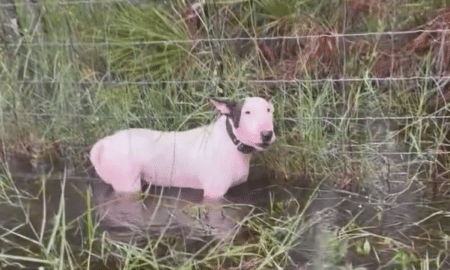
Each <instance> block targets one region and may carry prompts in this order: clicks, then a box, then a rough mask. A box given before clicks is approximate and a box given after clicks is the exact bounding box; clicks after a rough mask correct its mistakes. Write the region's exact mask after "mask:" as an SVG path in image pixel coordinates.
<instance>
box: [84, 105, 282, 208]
mask: <svg viewBox="0 0 450 270" xmlns="http://www.w3.org/2000/svg"><path fill="white" fill-rule="evenodd" d="M212 103H213V104H214V106H215V107H216V109H217V110H219V111H220V112H221V113H222V116H221V117H219V119H218V120H217V121H215V122H214V123H212V124H210V125H208V126H202V127H199V128H196V129H192V130H188V131H183V132H159V131H154V130H149V129H128V130H122V131H119V132H117V133H116V134H113V135H111V136H107V137H105V138H103V139H101V140H100V141H98V142H97V143H96V144H95V145H94V146H93V147H92V149H91V153H90V159H91V162H92V164H93V165H94V168H95V170H96V172H97V173H98V174H99V176H100V177H101V178H102V179H103V180H104V181H105V182H107V183H109V184H111V185H112V187H113V188H114V190H115V191H116V192H119V193H134V192H138V191H140V190H141V183H140V179H141V177H142V178H143V179H144V180H145V181H147V182H149V183H150V184H155V185H160V186H175V187H188V188H195V189H203V190H204V196H205V198H206V199H209V200H215V199H219V198H221V197H222V196H223V195H224V194H225V193H226V192H227V190H228V189H229V188H230V187H231V186H234V185H237V184H239V183H242V182H244V181H247V176H248V171H249V166H250V159H251V155H252V154H243V153H241V152H239V151H237V148H236V145H234V144H233V142H232V141H231V139H230V137H229V135H228V133H227V131H226V124H225V123H226V116H225V115H227V114H230V108H228V107H227V104H225V103H222V102H221V101H217V100H216V101H212ZM268 131H273V105H272V103H270V102H269V101H266V100H265V99H262V98H247V99H245V102H244V104H243V106H242V112H241V118H240V123H239V126H238V128H235V127H234V125H233V132H234V134H235V135H236V137H237V139H238V140H240V141H241V142H242V143H244V144H247V145H250V146H253V147H255V149H257V150H259V151H261V150H264V149H265V148H266V147H267V146H268V145H269V144H271V143H272V142H273V141H274V140H275V134H273V136H272V138H271V139H270V141H268V142H263V141H262V137H261V134H262V132H268Z"/></svg>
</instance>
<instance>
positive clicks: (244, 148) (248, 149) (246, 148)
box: [226, 116, 255, 154]
mask: <svg viewBox="0 0 450 270" xmlns="http://www.w3.org/2000/svg"><path fill="white" fill-rule="evenodd" d="M226 126H227V133H228V136H230V139H231V141H232V142H233V143H234V145H237V150H238V151H239V152H241V153H243V154H250V153H253V151H255V148H254V147H253V146H250V145H247V144H244V143H242V142H241V141H239V140H238V138H237V137H236V135H235V134H234V133H233V128H232V126H231V123H230V117H228V116H227V119H226Z"/></svg>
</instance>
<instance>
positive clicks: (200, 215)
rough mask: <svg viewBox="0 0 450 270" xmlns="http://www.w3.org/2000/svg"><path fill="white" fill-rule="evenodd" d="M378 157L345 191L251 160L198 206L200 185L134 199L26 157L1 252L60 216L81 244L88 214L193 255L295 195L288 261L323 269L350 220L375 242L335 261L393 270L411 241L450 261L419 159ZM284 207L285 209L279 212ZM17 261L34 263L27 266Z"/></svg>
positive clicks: (447, 218)
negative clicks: (241, 175) (174, 242)
mask: <svg viewBox="0 0 450 270" xmlns="http://www.w3.org/2000/svg"><path fill="white" fill-rule="evenodd" d="M381 160H382V161H383V162H380V157H374V158H373V164H377V165H379V166H378V167H376V166H368V168H369V167H370V168H371V169H370V170H369V169H367V170H366V171H367V175H362V176H360V177H364V179H359V181H360V182H361V183H362V184H360V186H359V187H357V189H356V190H351V191H346V190H344V189H339V188H336V187H334V186H332V183H333V182H334V181H333V179H318V180H316V181H311V179H307V178H302V177H293V178H292V179H289V180H284V179H277V177H276V176H275V173H274V172H272V171H269V170H267V169H265V168H264V167H261V166H254V167H252V168H251V173H250V176H249V180H248V182H246V183H244V184H241V185H239V186H236V187H233V188H231V189H230V190H229V192H228V193H227V195H226V201H225V200H224V201H223V202H221V203H217V204H208V205H205V204H202V195H203V194H202V191H200V190H192V189H179V188H164V189H162V188H156V187H152V188H151V189H150V190H149V192H148V194H147V195H146V196H145V197H143V198H142V197H141V196H118V195H116V194H115V193H114V191H113V190H112V188H111V187H110V186H109V185H107V184H105V183H104V182H102V181H101V180H99V179H96V178H92V176H93V174H92V172H89V173H84V174H82V175H78V176H76V177H75V176H73V175H74V173H73V172H70V173H69V172H68V171H66V172H65V174H64V170H61V168H59V169H60V170H54V171H53V172H52V174H50V176H49V177H43V176H41V175H40V174H35V173H34V172H33V169H32V168H27V166H28V165H26V164H25V165H24V164H22V163H21V162H17V161H15V162H10V170H11V172H12V174H13V178H12V179H13V180H14V185H15V187H16V189H17V190H19V191H20V192H19V191H17V192H16V191H14V190H9V191H8V192H7V195H8V199H5V198H1V200H0V201H1V202H2V203H1V205H0V217H1V218H0V235H2V237H1V238H0V239H2V240H0V246H1V250H2V252H3V253H5V254H10V255H20V256H25V255H27V252H28V251H29V250H33V249H37V248H36V247H35V246H36V245H37V244H36V243H35V244H33V241H30V239H35V240H36V241H38V239H40V238H46V239H48V238H49V237H50V236H51V234H52V233H53V231H54V228H55V226H56V227H57V226H59V225H58V222H59V221H58V220H59V219H58V217H59V218H64V219H65V220H66V224H68V225H67V226H68V227H67V228H66V238H67V241H68V242H69V243H70V244H71V245H72V249H73V250H75V251H76V250H78V251H81V250H83V249H84V248H86V241H85V240H86V237H87V231H86V222H87V220H88V218H87V215H89V214H91V216H92V219H93V224H96V225H98V226H97V228H96V229H97V230H98V231H99V232H100V233H106V235H108V237H110V238H112V239H115V240H119V241H123V242H131V243H134V244H138V243H139V242H141V241H146V240H148V239H149V238H151V237H158V236H160V235H161V234H164V235H171V236H173V237H175V238H177V237H178V238H180V239H183V241H184V244H185V247H189V249H191V252H194V251H196V250H199V249H200V248H201V247H202V246H203V245H204V244H205V243H206V242H208V241H211V240H212V239H226V238H227V237H236V235H237V236H238V237H241V238H243V239H244V240H245V233H243V232H245V228H244V227H243V226H242V222H241V221H242V220H243V219H245V218H246V217H248V216H249V215H251V214H254V213H255V211H256V212H258V211H259V212H264V211H269V209H270V208H271V202H272V203H273V202H282V201H289V200H295V201H298V202H300V205H301V206H302V207H305V208H304V209H306V211H305V212H304V213H305V214H304V216H302V218H304V219H305V220H308V222H309V223H308V224H309V225H308V226H306V227H305V228H304V230H303V231H301V233H300V232H299V235H300V237H298V239H296V240H295V243H296V244H295V247H294V248H293V249H291V250H290V251H289V254H290V256H291V258H292V259H293V262H292V264H293V265H297V266H296V267H299V266H301V265H303V266H305V267H308V268H307V269H322V268H321V267H319V266H321V265H324V264H326V263H327V262H332V260H333V259H330V257H329V254H327V253H326V252H323V251H324V250H327V249H329V248H330V245H331V246H332V245H333V243H330V241H329V239H330V237H331V238H332V239H335V238H336V237H338V235H339V231H340V230H344V229H343V228H345V229H346V230H348V228H349V227H350V226H354V227H355V232H356V231H359V233H360V234H359V236H358V237H361V236H360V235H361V231H363V232H364V233H365V234H366V237H362V238H364V239H368V241H370V243H371V245H372V246H373V247H375V246H376V247H377V254H374V251H373V250H374V249H373V248H372V251H371V252H369V253H368V254H367V255H364V254H363V252H358V247H355V246H353V247H352V246H349V247H347V248H345V249H344V251H343V258H341V259H340V260H344V261H345V262H347V263H351V264H352V265H353V266H357V265H360V266H364V267H367V269H395V267H398V261H394V260H392V257H393V255H392V254H394V253H395V252H396V250H397V249H399V248H406V249H408V248H411V249H414V251H413V252H412V253H414V252H416V253H417V254H418V256H423V254H427V253H428V254H429V256H440V261H441V267H443V268H441V269H448V268H450V259H449V258H448V256H447V253H446V252H442V250H445V246H446V243H443V242H442V241H441V240H442V237H441V236H439V234H442V233H447V234H448V232H449V231H450V215H449V214H448V213H449V210H450V209H449V208H450V207H449V205H450V204H449V203H448V202H449V198H448V194H445V193H444V194H441V195H440V196H438V197H435V198H434V200H432V199H431V198H432V197H433V196H431V195H430V192H429V191H430V188H429V187H427V186H426V184H424V183H426V181H425V180H424V179H418V178H419V176H420V174H418V173H417V170H419V167H420V166H419V165H417V166H413V165H412V164H415V160H414V157H412V156H399V155H391V156H383V157H382V158H381ZM373 164H372V165H373ZM380 164H381V165H380ZM28 167H29V166H28ZM319 180H323V181H319ZM314 183H315V184H314ZM161 195H162V196H161ZM88 205H90V207H91V210H90V211H88V209H89V207H88ZM61 209H64V211H63V214H62V212H61ZM301 211H303V209H301ZM283 214H285V215H290V213H289V211H288V210H287V212H286V213H283ZM61 215H63V217H61ZM55 217H56V218H55ZM299 230H301V229H299ZM23 247H27V250H24V249H23ZM439 252H441V254H440V255H438V253H439ZM330 260H331V261H330ZM22 265H25V266H27V265H28V266H30V267H31V266H33V267H36V263H28V264H27V263H26V262H24V263H22ZM38 265H39V264H38Z"/></svg>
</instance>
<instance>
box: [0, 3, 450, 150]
mask: <svg viewBox="0 0 450 270" xmlns="http://www.w3.org/2000/svg"><path fill="white" fill-rule="evenodd" d="M119 2H121V3H128V2H129V1H126V0H119V1H118V0H102V1H90V0H86V1H82V0H80V1H53V2H45V3H44V4H43V5H55V6H57V5H61V6H63V5H83V4H92V5H96V4H112V3H119ZM24 5H25V3H24V2H21V3H12V4H8V3H6V4H5V3H0V8H8V7H20V6H24ZM38 5H39V3H38ZM421 28H422V29H420V28H417V29H413V30H402V31H385V32H370V31H369V32H363V33H338V32H327V33H321V34H308V35H280V36H247V37H220V38H213V37H210V38H193V39H186V40H154V41H130V42H127V45H128V46H135V45H137V46H143V45H155V44H160V45H169V44H183V43H190V44H197V43H211V42H218V43H226V42H239V41H253V42H260V41H271V40H310V39H317V38H323V37H327V38H334V39H340V38H342V39H346V38H355V37H374V38H379V37H381V36H388V37H391V38H392V39H394V38H395V37H399V36H405V35H418V34H424V33H426V34H429V35H430V36H431V35H434V34H444V35H446V34H448V33H449V32H450V29H449V28H443V29H425V27H421ZM24 44H25V45H26V46H29V47H33V46H39V47H60V46H71V47H76V46H86V47H102V46H106V47H108V46H121V45H123V42H115V41H111V40H106V41H105V40H98V41H96V42H78V41H74V40H73V39H65V40H60V41H56V42H52V41H45V42H27V41H25V40H21V41H20V42H19V43H14V42H13V43H9V44H7V46H20V45H24ZM51 49H52V48H49V50H51ZM392 61H394V60H392ZM424 73H425V72H424ZM216 79H217V78H214V80H213V79H211V80H208V79H180V80H157V81H148V80H140V81H117V80H116V81H115V80H110V79H109V80H86V81H84V80H80V81H79V82H59V81H58V80H57V79H51V78H48V77H43V78H42V79H38V80H36V79H32V80H23V79H22V80H17V81H16V83H17V84H19V85H24V84H36V85H38V84H53V83H63V84H68V85H85V86H87V87H89V86H92V85H100V86H103V85H105V86H106V85H109V86H128V85H137V86H147V85H157V84H180V85H181V84H214V85H216V84H217V83H218V82H221V83H230V84H231V83H237V82H241V81H242V82H246V83H248V84H263V85H268V84H275V85H278V84H304V85H306V86H308V85H310V84H325V83H347V82H356V83H362V82H367V83H369V82H370V83H373V82H404V81H413V82H414V81H415V82H430V81H432V82H435V84H434V85H433V86H431V87H432V88H433V91H434V94H435V95H436V96H438V97H439V95H440V96H444V95H445V93H444V92H445V90H446V89H444V88H445V86H446V84H447V83H448V82H449V81H450V76H449V75H448V73H442V75H435V74H430V75H427V76H424V75H412V76H387V77H373V76H370V75H369V73H367V74H366V76H363V77H340V78H339V77H337V78H336V77H329V78H316V79H307V78H301V77H300V78H295V79H279V78H277V79H248V78H245V79H239V78H233V79H231V80H230V79H220V80H218V81H217V80H216ZM445 99H446V97H443V100H444V103H445ZM447 107H448V106H447V104H446V103H445V104H444V105H443V106H441V108H440V109H439V111H437V112H436V111H435V112H432V113H427V112H425V111H424V112H422V113H420V114H417V115H408V114H407V115H402V116H399V115H395V114H394V115H389V114H390V112H384V115H381V116H361V117H354V116H326V115H322V116H317V117H308V116H307V117H298V118H290V117H286V116H281V117H279V118H278V119H277V120H279V121H287V122H289V121H291V122H300V121H302V120H319V121H372V120H386V121H389V120H395V121H413V122H414V121H415V122H416V123H418V122H421V121H426V120H433V121H436V120H442V121H444V120H445V121H446V120H449V119H450V115H446V113H445V112H446V111H447V110H448V108H447ZM2 114H3V115H5V116H8V117H13V116H18V115H19V116H32V117H41V118H52V117H61V116H62V117H70V118H95V117H97V116H96V115H94V114H93V115H89V114H71V113H66V112H61V113H38V112H10V111H3V112H2ZM174 117H179V115H158V116H155V117H153V116H142V117H141V118H140V119H154V118H158V119H171V118H174ZM112 118H113V117H112ZM190 119H195V116H192V115H191V116H190ZM443 128H444V127H443ZM443 145H444V144H443ZM350 147H351V146H350ZM438 152H439V153H441V154H447V152H446V151H436V153H438ZM398 154H407V152H398Z"/></svg>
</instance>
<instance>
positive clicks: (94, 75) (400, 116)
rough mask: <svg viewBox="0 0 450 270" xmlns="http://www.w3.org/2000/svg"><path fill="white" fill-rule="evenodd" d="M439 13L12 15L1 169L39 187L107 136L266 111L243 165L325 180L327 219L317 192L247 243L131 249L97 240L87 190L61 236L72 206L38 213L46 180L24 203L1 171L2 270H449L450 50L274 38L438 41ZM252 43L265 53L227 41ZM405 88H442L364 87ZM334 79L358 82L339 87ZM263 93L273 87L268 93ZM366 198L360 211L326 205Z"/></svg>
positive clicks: (354, 9)
mask: <svg viewBox="0 0 450 270" xmlns="http://www.w3.org/2000/svg"><path fill="white" fill-rule="evenodd" d="M25 2H26V1H25ZM25 2H23V3H25ZM137 2H139V1H137ZM441 2H442V1H420V2H414V3H413V2H411V3H409V4H402V5H400V4H396V3H394V2H393V3H391V2H388V1H357V0H352V1H334V2H330V3H327V2H325V1H321V2H318V1H299V2H296V1H286V2H283V1H253V2H248V1H231V2H230V1H222V2H217V3H210V2H208V1H207V3H206V4H204V5H202V4H200V3H194V5H191V6H184V5H182V4H181V2H176V3H175V2H173V3H171V4H170V5H166V6H165V5H163V4H161V5H158V6H157V7H153V6H152V7H148V6H147V7H145V6H144V5H142V6H138V7H136V8H132V7H130V6H127V5H126V4H124V3H121V4H116V3H111V2H92V1H91V2H89V3H87V2H83V3H73V4H71V3H66V4H62V3H59V2H58V1H45V2H44V3H40V4H39V5H38V6H37V7H36V8H35V9H34V12H35V13H36V14H40V18H41V20H40V24H35V23H34V22H33V21H30V17H29V16H30V15H29V14H32V13H33V8H31V9H30V7H27V6H25V4H21V3H22V2H21V3H17V14H18V17H19V22H20V23H19V25H20V27H21V28H20V30H21V32H20V35H19V36H18V37H16V38H15V39H14V37H12V36H11V37H10V36H7V35H3V32H2V34H0V39H1V40H6V41H7V42H8V45H7V46H4V47H2V49H1V51H0V64H1V65H0V80H1V82H2V91H1V93H0V95H1V98H0V108H1V110H0V116H1V117H0V119H1V122H0V123H1V127H0V132H1V134H2V136H0V138H1V147H0V148H1V152H2V160H3V161H4V160H5V159H4V157H7V156H8V155H10V154H11V153H15V156H16V157H17V156H20V157H22V160H23V162H26V163H30V164H29V165H30V167H31V168H32V169H31V170H32V171H33V172H38V173H42V172H48V171H49V170H50V169H51V168H57V167H58V168H61V167H63V166H64V164H66V165H67V164H72V165H73V166H75V167H74V168H73V169H75V170H74V171H77V170H80V168H81V166H78V165H79V164H81V163H82V162H83V161H85V160H86V157H85V153H86V151H87V150H88V149H89V147H90V145H92V143H93V142H94V141H95V140H96V139H98V138H99V137H101V136H103V135H106V134H110V133H112V132H114V131H115V130H118V129H123V128H127V127H148V128H155V129H161V130H169V129H170V130H184V129H187V128H189V127H192V126H195V125H199V124H205V123H208V122H209V121H211V120H212V118H213V117H212V114H211V113H209V112H210V108H208V106H206V104H207V99H208V98H209V97H212V96H226V97H232V98H240V97H243V96H246V95H270V96H272V97H273V102H274V104H275V106H276V125H277V134H278V142H277V144H276V145H275V146H274V147H273V148H272V149H271V150H270V151H268V152H266V153H263V154H262V155H260V156H258V157H257V159H256V160H255V163H259V164H265V165H266V166H267V167H269V168H270V169H272V170H274V171H275V172H276V173H275V175H277V176H278V177H280V176H287V177H290V176H291V175H295V174H302V175H307V176H308V178H310V179H312V181H313V184H312V187H313V188H314V187H316V184H317V182H319V181H320V180H322V179H326V180H324V181H325V182H326V183H327V184H329V185H331V186H333V188H334V189H332V190H331V194H333V196H332V198H328V199H327V201H328V202H330V201H333V202H334V203H333V204H331V205H329V206H327V207H324V208H320V209H319V210H317V209H316V210H314V211H313V210H308V209H311V207H312V206H311V205H315V204H312V203H311V202H312V201H313V199H314V198H317V197H314V196H312V194H313V192H312V191H311V192H309V193H307V194H306V195H305V197H304V198H303V197H302V198H301V200H300V202H297V201H292V202H290V203H287V202H278V201H274V202H273V203H272V204H271V205H270V207H269V209H268V210H263V211H260V212H257V213H256V212H255V213H254V214H252V215H251V216H248V217H246V218H245V219H244V221H242V223H243V224H245V225H246V226H247V229H246V232H245V235H246V237H245V238H239V237H237V235H236V236H235V237H231V238H230V239H228V240H219V241H212V242H208V244H206V243H203V244H201V245H200V244H199V246H201V247H200V248H198V249H195V248H194V249H191V250H189V247H187V246H186V244H185V243H183V242H182V241H181V242H180V240H179V239H177V238H175V237H172V236H161V237H157V238H156V239H155V238H153V237H150V236H149V237H147V239H146V241H142V242H139V243H129V244H127V243H122V242H119V241H115V240H112V239H110V238H108V236H107V234H106V233H103V232H99V230H98V226H99V225H98V220H96V219H95V218H92V215H91V214H93V212H95V211H94V210H95V209H91V208H95V207H94V206H93V204H92V203H91V201H90V199H89V198H90V196H88V195H87V194H85V193H84V191H81V194H80V195H79V199H80V200H81V201H84V202H85V204H84V208H85V209H86V211H84V209H83V212H84V213H83V214H82V215H80V216H79V217H77V218H76V219H68V217H67V213H66V209H67V208H68V207H71V205H68V204H67V198H64V197H62V196H61V197H54V196H52V197H51V201H46V200H44V198H47V197H46V196H47V195H49V194H53V193H49V192H48V190H46V185H45V180H46V177H43V178H42V179H40V180H32V179H31V178H30V179H31V180H30V181H37V182H38V183H42V185H37V186H38V188H37V189H35V190H29V189H27V186H33V187H36V185H35V184H30V183H28V182H26V183H27V184H24V183H23V182H22V183H18V182H17V181H16V180H17V179H14V177H12V176H11V175H10V172H11V173H17V171H12V170H11V171H10V170H8V167H7V166H6V164H5V163H3V165H4V166H3V167H4V170H3V171H2V173H1V174H0V176H1V178H0V204H1V205H2V207H1V208H0V213H1V219H0V225H1V231H0V241H1V243H2V245H1V246H0V253H1V255H0V263H2V265H1V267H3V266H5V267H6V266H10V267H14V266H18V264H22V265H27V263H35V264H33V265H42V266H44V267H47V266H49V267H53V268H63V269H85V268H86V267H87V268H89V267H90V268H92V269H97V268H99V267H100V265H107V266H108V267H110V268H114V267H115V268H120V269H135V268H139V267H142V268H146V267H150V268H155V269H157V268H158V269H159V268H162V269H164V268H170V269H172V268H173V267H178V268H180V269H182V268H183V269H184V268H189V269H192V268H195V269H217V268H221V267H222V268H232V267H234V268H236V269H267V268H278V269H286V267H287V265H290V264H292V262H293V261H295V262H299V261H300V262H305V261H308V262H309V263H310V264H311V265H312V266H311V268H312V269H338V268H339V267H341V268H340V269H356V265H359V266H361V267H363V266H364V265H365V263H367V262H368V264H370V265H371V266H368V268H369V269H376V267H374V265H380V267H381V266H382V265H385V266H386V265H389V267H393V268H395V267H396V268H398V269H414V268H415V269H439V268H442V269H445V268H446V267H447V268H448V259H447V255H448V254H447V241H448V233H447V231H448V225H446V224H448V206H447V205H448V195H447V193H448V192H447V190H448V184H447V183H448V181H447V168H448V158H447V156H448V154H447V153H446V151H448V142H447V136H448V135H447V132H448V131H447V121H446V117H447V115H448V112H447V110H448V108H447V103H446V102H447V99H448V90H447V88H448V85H447V81H446V78H445V77H444V76H445V75H446V72H447V70H448V52H447V51H446V45H447V44H446V41H445V40H446V37H447V36H446V35H445V34H442V33H441V34H435V33H434V34H430V35H426V34H424V33H422V34H420V33H418V34H417V35H414V34H413V35H411V36H408V35H381V36H377V35H367V36H366V35H362V36H360V37H349V38H347V37H346V38H336V37H334V36H332V35H331V36H322V37H317V36H315V37H309V38H305V39H298V40H296V39H281V40H276V39H275V40H274V39H271V38H273V37H277V36H290V35H321V34H326V35H329V34H334V33H342V32H345V33H369V32H384V31H398V30H405V29H416V28H417V27H418V26H421V25H424V24H425V23H426V22H427V21H428V22H429V23H428V24H427V25H424V26H423V28H424V29H427V30H436V29H447V26H446V24H445V20H447V18H446V16H445V14H447V13H445V12H443V11H442V10H439V8H441V7H442V3H441ZM58 3H59V4H58ZM27 8H28V10H27ZM30 10H31V11H30ZM439 14H441V15H442V16H437V15H439ZM10 15H11V14H10ZM341 29H344V30H345V31H342V30H341ZM253 35H257V36H260V37H266V38H267V39H266V40H254V39H246V40H243V39H238V38H242V37H244V38H245V37H248V36H253ZM224 38H230V39H231V40H229V41H221V40H220V39H224ZM194 39H200V40H199V41H196V42H194V41H192V40H194ZM171 40H178V41H181V42H177V43H171ZM205 40H206V41H205ZM16 45H17V46H16ZM412 76H418V77H421V78H423V77H425V78H430V77H432V76H441V78H438V79H435V80H422V79H415V80H405V81H403V80H397V81H389V80H378V81H375V80H374V79H373V78H374V77H377V78H381V79H383V78H384V79H386V78H389V77H394V78H401V77H412ZM339 78H354V80H353V81H349V82H343V81H340V80H333V79H339ZM269 79H270V80H275V82H271V83H269V82H262V81H264V80H269ZM291 79H301V80H298V81H295V80H294V81H291ZM310 79H313V81H310ZM314 79H318V81H314ZM322 79H325V80H324V81H322ZM43 161H45V162H43ZM9 165H11V164H9ZM55 171H57V170H56V169H55ZM71 171H73V170H71ZM33 179H35V178H33ZM62 179H65V178H64V177H63V178H62ZM62 183H66V182H64V181H63V182H62ZM283 183H284V182H283ZM29 184H30V185H29ZM288 184H289V185H290V186H291V188H293V189H294V190H295V187H296V185H295V183H290V182H289V183H288ZM64 188H67V187H64ZM341 192H344V193H345V192H347V193H345V194H346V195H348V196H352V197H351V199H348V198H347V197H345V196H344V195H342V193H341ZM405 194H408V195H407V196H405ZM364 196H366V197H367V198H368V199H367V200H362V199H361V200H362V201H361V202H360V205H361V206H362V208H361V209H359V208H358V205H357V203H355V204H354V205H350V204H338V203H339V202H341V200H343V198H345V199H348V200H349V201H352V200H353V201H358V200H359V198H361V197H364ZM38 198H41V199H40V200H38ZM319 198H320V197H319ZM334 200H336V201H334ZM36 201H39V205H36V203H34V202H36ZM55 201H57V203H55ZM308 202H310V204H308ZM346 203H347V202H346ZM50 204H53V206H52V208H51V209H53V210H54V211H53V210H52V211H49V209H50V208H47V206H49V205H50ZM297 204H300V207H297ZM308 205H309V207H307V206H308ZM342 205H345V207H344V206H342ZM411 205H414V206H416V207H417V208H410V206H411ZM339 207H341V208H339ZM312 209H315V208H314V207H312ZM364 209H368V210H367V211H365V212H364V211H363V210H364ZM371 209H373V211H372V210H371ZM305 211H306V212H305ZM307 211H311V212H308V214H306V213H307ZM312 213H314V214H312ZM345 213H347V215H345ZM408 217H411V218H408ZM412 217H413V218H412ZM392 228H394V229H392ZM394 232H397V233H394ZM144 239H145V237H144ZM352 263H353V266H351V264H352ZM305 267H306V266H305Z"/></svg>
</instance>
